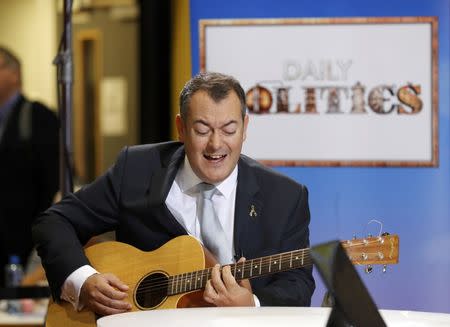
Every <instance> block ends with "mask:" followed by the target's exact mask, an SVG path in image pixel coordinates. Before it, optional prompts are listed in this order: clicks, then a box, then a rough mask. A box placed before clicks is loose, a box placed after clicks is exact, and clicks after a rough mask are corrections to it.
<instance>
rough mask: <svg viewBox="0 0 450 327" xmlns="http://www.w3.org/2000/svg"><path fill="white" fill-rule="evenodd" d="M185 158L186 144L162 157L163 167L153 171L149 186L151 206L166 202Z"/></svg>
mask: <svg viewBox="0 0 450 327" xmlns="http://www.w3.org/2000/svg"><path fill="white" fill-rule="evenodd" d="M183 159H184V146H180V147H179V148H178V149H177V150H175V152H173V153H172V154H171V155H169V156H167V157H162V158H161V168H160V169H156V170H155V171H154V172H153V175H152V178H151V182H150V188H149V191H150V192H149V193H150V196H149V205H150V207H154V206H160V205H163V204H164V203H165V200H166V197H167V194H168V193H169V190H170V188H171V186H172V183H173V181H174V179H175V176H176V174H177V171H178V167H179V166H180V164H181V162H182V160H183Z"/></svg>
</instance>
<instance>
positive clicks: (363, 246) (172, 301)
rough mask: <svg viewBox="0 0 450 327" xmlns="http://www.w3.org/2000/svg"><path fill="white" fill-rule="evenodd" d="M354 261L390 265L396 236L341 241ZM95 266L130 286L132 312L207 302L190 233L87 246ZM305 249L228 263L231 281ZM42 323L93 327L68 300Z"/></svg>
mask: <svg viewBox="0 0 450 327" xmlns="http://www.w3.org/2000/svg"><path fill="white" fill-rule="evenodd" d="M341 244H342V246H343V247H344V249H345V250H346V252H347V254H348V255H349V258H350V260H351V261H352V262H353V263H354V264H364V265H368V264H370V265H373V264H383V265H386V264H395V263H397V262H398V245H399V239H398V236H396V235H387V236H379V237H368V238H365V239H353V240H351V241H350V240H349V241H343V242H341ZM86 255H87V257H88V258H89V261H90V262H91V264H92V265H93V266H94V268H95V269H96V270H97V271H101V272H110V273H113V274H115V275H116V276H117V277H118V278H119V279H121V280H122V281H123V282H124V283H125V284H127V285H128V286H129V287H130V291H129V294H128V301H129V302H130V303H131V305H132V311H138V310H153V309H170V308H180V307H183V308H185V307H199V306H207V305H208V304H207V303H206V302H204V301H203V299H202V292H203V291H202V289H203V288H204V287H205V284H206V281H207V280H208V279H210V277H211V268H207V267H212V264H213V260H211V258H210V257H209V255H208V254H207V252H206V251H204V249H203V247H202V246H201V244H200V243H198V241H197V240H196V239H195V238H193V237H191V236H180V237H177V238H175V239H173V240H171V241H169V242H167V243H166V244H165V245H163V246H162V247H160V248H159V249H157V250H155V251H151V252H144V251H141V250H138V249H136V248H134V247H133V246H131V245H128V244H124V243H120V242H104V243H99V244H96V245H93V246H91V247H89V248H87V249H86ZM311 264H312V262H311V257H310V252H309V248H306V249H299V250H294V251H290V252H285V253H280V254H275V255H271V256H266V257H261V258H256V259H249V260H247V261H245V262H243V263H236V264H231V265H230V266H231V272H232V273H233V275H234V277H235V278H236V280H242V279H247V278H255V277H258V276H263V275H269V274H274V273H277V272H280V271H286V270H291V269H297V268H301V267H305V266H309V265H311ZM46 326H47V327H56V326H64V327H72V326H91V327H95V326H96V316H95V314H94V313H92V312H90V311H88V310H82V311H80V312H76V311H75V310H74V309H73V307H72V305H71V304H69V303H67V302H63V301H62V302H61V303H55V302H53V301H51V302H50V304H49V309H48V313H47V321H46Z"/></svg>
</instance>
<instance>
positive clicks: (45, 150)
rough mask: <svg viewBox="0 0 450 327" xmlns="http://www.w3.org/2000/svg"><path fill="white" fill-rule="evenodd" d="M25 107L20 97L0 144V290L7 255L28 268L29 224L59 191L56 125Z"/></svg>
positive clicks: (38, 107) (36, 106)
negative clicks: (15, 257) (14, 255)
mask: <svg viewBox="0 0 450 327" xmlns="http://www.w3.org/2000/svg"><path fill="white" fill-rule="evenodd" d="M24 103H25V98H24V97H23V96H20V98H19V100H18V102H17V103H16V105H15V107H14V108H13V109H12V111H11V112H10V113H9V116H8V117H7V119H6V120H5V121H4V122H3V123H4V126H3V128H4V130H3V134H2V137H1V140H0V185H1V187H0V265H1V266H0V267H1V268H2V269H0V285H2V284H3V282H4V278H3V270H4V269H3V267H4V265H5V264H6V263H7V261H8V256H9V255H11V254H17V255H20V257H21V259H22V263H23V264H25V263H26V262H25V261H26V259H27V257H28V256H29V254H30V252H31V249H32V246H33V244H32V240H31V223H32V221H33V220H34V218H35V217H36V216H37V215H38V214H39V213H40V212H42V211H44V210H46V209H47V208H48V207H49V206H50V205H51V203H52V200H53V196H54V195H55V193H56V191H57V189H58V160H59V159H58V119H57V118H56V115H55V114H54V113H53V112H52V111H50V110H49V109H47V108H46V107H45V106H44V105H42V104H40V103H37V102H33V103H31V106H28V107H24V106H23V104H24ZM26 110H29V112H28V113H25V111H26Z"/></svg>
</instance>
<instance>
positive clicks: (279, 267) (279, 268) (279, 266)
mask: <svg viewBox="0 0 450 327" xmlns="http://www.w3.org/2000/svg"><path fill="white" fill-rule="evenodd" d="M281 259H282V255H281V254H280V259H278V260H279V262H280V263H279V265H278V271H280V270H281V262H282V261H281Z"/></svg>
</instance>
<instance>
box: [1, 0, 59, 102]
mask: <svg viewBox="0 0 450 327" xmlns="http://www.w3.org/2000/svg"><path fill="white" fill-rule="evenodd" d="M58 38H59V37H58ZM57 42H59V39H58V40H57V35H56V1H55V0H14V1H11V0H0V44H2V45H4V46H7V47H8V48H10V49H11V50H13V51H14V52H15V53H16V54H17V55H18V56H19V57H20V59H21V60H22V79H23V90H24V93H25V94H26V95H27V96H29V97H30V98H32V99H33V100H39V101H41V102H43V103H45V104H47V105H49V106H51V107H52V108H53V109H55V108H56V105H57V99H56V69H55V67H54V66H53V65H52V61H53V58H54V57H55V54H56V50H57Z"/></svg>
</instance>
